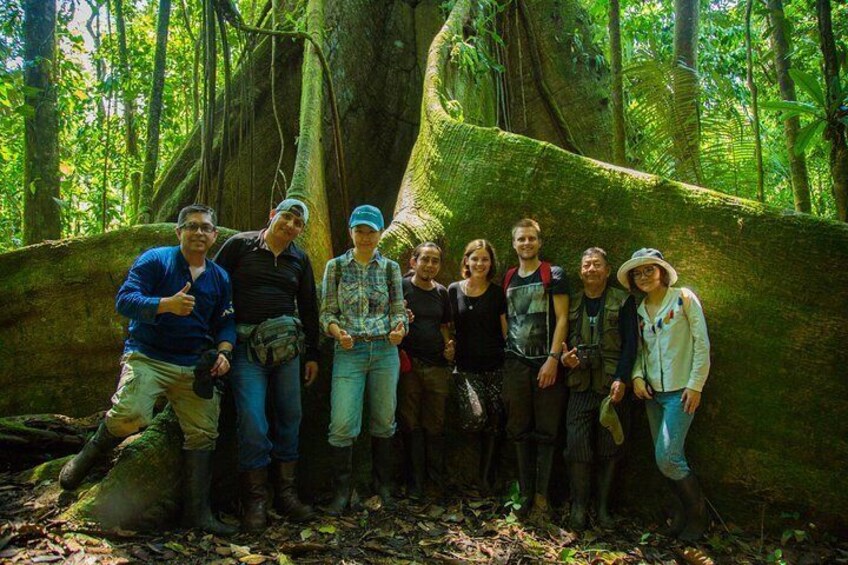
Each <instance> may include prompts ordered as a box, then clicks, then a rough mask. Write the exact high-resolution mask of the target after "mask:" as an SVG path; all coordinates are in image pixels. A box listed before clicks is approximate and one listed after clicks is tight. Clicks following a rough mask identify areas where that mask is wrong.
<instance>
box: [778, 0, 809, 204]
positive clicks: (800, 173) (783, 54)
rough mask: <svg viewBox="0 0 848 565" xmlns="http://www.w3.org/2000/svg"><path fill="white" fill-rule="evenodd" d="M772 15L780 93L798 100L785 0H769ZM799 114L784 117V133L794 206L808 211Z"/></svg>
mask: <svg viewBox="0 0 848 565" xmlns="http://www.w3.org/2000/svg"><path fill="white" fill-rule="evenodd" d="M768 10H769V16H770V18H771V48H772V51H773V52H774V67H775V70H776V72H777V84H778V86H779V87H780V96H781V98H783V99H784V100H788V101H792V102H794V101H795V82H794V81H793V80H792V77H790V76H789V69H790V68H791V67H792V57H791V53H792V46H791V44H790V39H789V38H790V37H791V33H790V31H789V22H788V21H787V20H786V16H785V14H784V13H783V0H768ZM800 124H801V122H800V119H799V118H798V116H793V117H791V118H786V119H785V120H783V133H784V136H785V139H786V151H787V154H788V157H789V169H790V171H791V174H792V194H793V197H794V200H795V210H796V211H798V212H807V213H809V212H810V210H811V208H810V181H809V178H808V176H807V159H806V158H805V157H804V156H803V155H796V154H795V141H796V140H797V139H798V130H800V129H801V125H800Z"/></svg>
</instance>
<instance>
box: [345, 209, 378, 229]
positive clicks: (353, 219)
mask: <svg viewBox="0 0 848 565" xmlns="http://www.w3.org/2000/svg"><path fill="white" fill-rule="evenodd" d="M348 226H349V227H351V228H355V227H356V226H368V227H371V228H374V229H375V230H377V231H382V230H383V227H385V223H384V222H383V213H382V212H380V209H379V208H377V207H376V206H371V205H370V204H363V205H362V206H357V207H356V209H355V210H354V211H353V214H351V215H350V222H348Z"/></svg>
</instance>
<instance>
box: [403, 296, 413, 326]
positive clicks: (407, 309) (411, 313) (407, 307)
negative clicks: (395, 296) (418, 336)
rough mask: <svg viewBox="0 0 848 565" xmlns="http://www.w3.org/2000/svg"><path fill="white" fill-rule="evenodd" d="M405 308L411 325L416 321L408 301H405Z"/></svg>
mask: <svg viewBox="0 0 848 565" xmlns="http://www.w3.org/2000/svg"><path fill="white" fill-rule="evenodd" d="M403 307H404V309H405V310H406V318H407V320H408V321H409V323H410V324H411V323H412V322H414V321H415V313H414V312H413V311H412V310H410V308H409V301H408V300H404V301H403Z"/></svg>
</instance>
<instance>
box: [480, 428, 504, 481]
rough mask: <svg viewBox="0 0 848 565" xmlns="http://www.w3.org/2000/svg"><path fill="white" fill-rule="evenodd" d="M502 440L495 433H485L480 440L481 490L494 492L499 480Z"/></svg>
mask: <svg viewBox="0 0 848 565" xmlns="http://www.w3.org/2000/svg"><path fill="white" fill-rule="evenodd" d="M499 447H500V442H499V441H498V436H497V435H495V434H484V435H483V436H482V438H481V440H480V477H479V480H480V490H481V491H482V492H483V493H484V494H492V493H493V492H494V490H495V483H496V482H497V461H498V454H499V449H498V448H499Z"/></svg>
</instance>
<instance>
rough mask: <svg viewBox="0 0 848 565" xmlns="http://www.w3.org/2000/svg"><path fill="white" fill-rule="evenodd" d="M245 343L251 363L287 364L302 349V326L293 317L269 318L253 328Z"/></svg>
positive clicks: (267, 365)
mask: <svg viewBox="0 0 848 565" xmlns="http://www.w3.org/2000/svg"><path fill="white" fill-rule="evenodd" d="M247 343H248V349H249V352H250V356H251V357H252V361H254V362H256V363H259V364H260V365H264V366H265V367H276V366H277V365H282V364H283V363H288V362H289V361H291V360H292V359H294V358H295V357H297V356H298V355H300V352H301V350H302V349H303V344H304V335H303V324H301V323H300V320H298V319H297V318H295V317H294V316H280V317H279V318H270V319H268V320H265V321H264V322H262V323H261V324H259V325H258V326H256V327H255V328H253V331H252V332H250V337H249V338H248V342H247Z"/></svg>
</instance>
